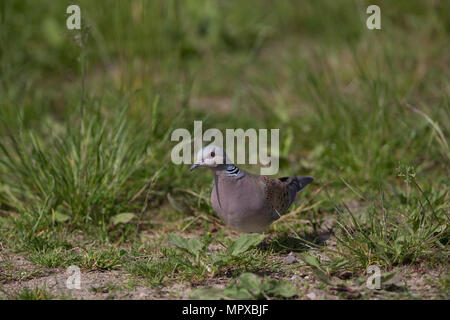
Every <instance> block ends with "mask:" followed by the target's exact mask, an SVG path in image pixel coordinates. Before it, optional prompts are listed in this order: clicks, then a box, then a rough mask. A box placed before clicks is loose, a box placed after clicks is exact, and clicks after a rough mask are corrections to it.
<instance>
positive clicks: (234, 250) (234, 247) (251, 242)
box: [228, 233, 264, 256]
mask: <svg viewBox="0 0 450 320" xmlns="http://www.w3.org/2000/svg"><path fill="white" fill-rule="evenodd" d="M263 240H264V235H263V234H257V233H247V234H244V235H242V236H241V237H240V238H239V239H237V240H236V241H234V242H233V243H232V244H231V245H230V246H229V247H228V253H229V254H230V255H232V256H238V255H240V254H241V253H244V252H245V251H247V250H248V249H250V248H251V247H254V246H256V245H258V244H259V243H261V241H263Z"/></svg>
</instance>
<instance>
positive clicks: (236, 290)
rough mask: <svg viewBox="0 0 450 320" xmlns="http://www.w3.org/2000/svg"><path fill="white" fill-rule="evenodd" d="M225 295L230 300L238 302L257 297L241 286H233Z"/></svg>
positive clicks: (227, 289)
mask: <svg viewBox="0 0 450 320" xmlns="http://www.w3.org/2000/svg"><path fill="white" fill-rule="evenodd" d="M223 295H224V296H225V297H227V298H229V299H237V300H250V299H255V297H254V296H253V295H252V294H251V293H250V292H249V291H248V290H247V289H246V288H243V287H241V286H231V287H228V288H226V289H225V290H223Z"/></svg>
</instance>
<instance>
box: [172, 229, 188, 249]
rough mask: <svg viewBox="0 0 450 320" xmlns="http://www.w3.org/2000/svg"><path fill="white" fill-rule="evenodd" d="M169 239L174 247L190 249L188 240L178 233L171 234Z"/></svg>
mask: <svg viewBox="0 0 450 320" xmlns="http://www.w3.org/2000/svg"><path fill="white" fill-rule="evenodd" d="M168 239H169V242H170V243H172V244H173V245H174V246H176V247H178V248H180V249H185V250H187V248H188V243H187V239H185V238H183V237H182V236H180V235H178V234H176V233H171V234H169V237H168Z"/></svg>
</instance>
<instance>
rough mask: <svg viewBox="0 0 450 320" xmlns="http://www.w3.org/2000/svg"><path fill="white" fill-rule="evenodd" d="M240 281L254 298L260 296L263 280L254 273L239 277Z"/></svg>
mask: <svg viewBox="0 0 450 320" xmlns="http://www.w3.org/2000/svg"><path fill="white" fill-rule="evenodd" d="M239 281H240V282H241V284H242V286H244V287H245V288H246V289H247V290H248V291H250V292H251V293H252V294H253V295H254V296H259V295H260V294H261V289H262V281H261V279H260V278H259V277H258V276H257V275H255V274H253V273H249V272H247V273H243V274H241V275H240V276H239Z"/></svg>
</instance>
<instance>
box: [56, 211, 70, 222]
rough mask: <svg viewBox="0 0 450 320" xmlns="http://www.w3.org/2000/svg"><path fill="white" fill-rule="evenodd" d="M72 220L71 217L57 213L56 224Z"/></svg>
mask: <svg viewBox="0 0 450 320" xmlns="http://www.w3.org/2000/svg"><path fill="white" fill-rule="evenodd" d="M68 220H70V216H68V215H66V214H63V213H61V212H58V211H56V212H55V221H56V222H66V221H68Z"/></svg>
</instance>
